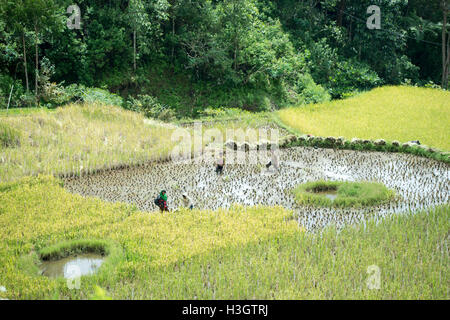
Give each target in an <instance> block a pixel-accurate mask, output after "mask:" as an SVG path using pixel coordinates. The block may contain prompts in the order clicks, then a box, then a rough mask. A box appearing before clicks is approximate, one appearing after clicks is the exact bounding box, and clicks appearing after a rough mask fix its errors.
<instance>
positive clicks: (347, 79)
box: [329, 61, 381, 98]
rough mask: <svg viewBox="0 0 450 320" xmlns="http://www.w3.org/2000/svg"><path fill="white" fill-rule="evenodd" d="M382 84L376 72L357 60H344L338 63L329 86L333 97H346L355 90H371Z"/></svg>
mask: <svg viewBox="0 0 450 320" xmlns="http://www.w3.org/2000/svg"><path fill="white" fill-rule="evenodd" d="M380 84H381V79H380V78H379V77H378V75H377V74H376V72H374V71H372V70H370V68H369V67H368V66H365V65H362V64H360V63H358V62H356V61H354V62H350V61H344V62H340V63H338V64H337V68H336V70H335V72H334V73H333V74H332V75H331V76H330V80H329V86H330V93H331V95H332V96H333V98H346V97H348V96H349V94H350V95H353V94H354V92H355V91H359V90H361V91H363V90H369V89H372V88H374V87H377V86H379V85H380Z"/></svg>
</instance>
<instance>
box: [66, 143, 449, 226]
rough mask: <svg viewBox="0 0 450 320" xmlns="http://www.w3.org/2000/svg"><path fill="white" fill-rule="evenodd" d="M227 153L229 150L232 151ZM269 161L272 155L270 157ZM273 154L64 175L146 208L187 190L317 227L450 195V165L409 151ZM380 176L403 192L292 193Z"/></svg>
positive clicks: (84, 187) (173, 201) (212, 201)
mask: <svg viewBox="0 0 450 320" xmlns="http://www.w3.org/2000/svg"><path fill="white" fill-rule="evenodd" d="M227 152H229V150H227ZM266 160H267V161H266ZM267 162H268V158H267V159H264V161H262V165H261V164H260V165H257V164H250V163H244V164H227V162H226V160H225V167H224V172H223V175H217V174H216V173H215V166H214V164H213V163H208V162H206V161H204V162H200V163H190V164H177V163H173V162H166V163H151V164H148V165H145V166H141V167H134V168H128V169H121V170H113V171H107V172H103V173H99V174H96V175H90V176H85V177H82V178H71V179H66V180H65V188H66V189H67V190H69V191H71V192H74V193H78V194H81V195H84V196H95V197H99V198H101V199H103V200H107V201H120V202H128V203H133V204H135V205H136V206H137V207H138V208H139V209H141V210H144V211H155V210H158V208H157V207H156V206H155V204H154V203H153V200H154V199H155V198H156V196H157V195H158V194H159V192H160V191H161V190H166V191H167V194H168V205H169V208H171V209H176V208H178V207H180V206H182V202H181V195H182V193H183V192H187V193H188V195H189V196H190V197H191V199H192V200H193V201H194V205H195V207H196V208H201V209H212V210H214V209H217V208H228V207H230V206H231V205H232V204H233V203H238V204H242V205H246V206H254V205H268V206H274V205H279V206H283V207H285V208H288V209H292V210H293V211H294V214H295V217H296V218H297V220H298V222H299V224H300V225H302V226H304V227H305V228H306V229H308V230H315V229H317V228H323V227H325V226H328V225H331V224H334V225H336V226H337V227H338V228H340V227H342V226H344V225H346V224H352V223H358V222H361V221H364V220H365V219H367V218H368V217H373V218H375V219H377V220H378V219H379V218H382V217H384V216H386V215H388V214H392V213H398V212H405V211H408V210H412V211H416V210H420V209H425V208H430V207H434V206H437V205H440V204H444V203H447V202H448V201H449V194H450V192H449V186H450V184H449V182H450V175H449V172H450V170H449V169H450V165H448V164H445V163H443V162H438V161H435V160H432V159H427V158H422V157H417V156H414V155H410V154H400V153H383V152H369V151H353V150H333V149H314V148H305V147H297V148H289V149H282V150H280V168H279V170H278V171H275V170H267V169H266V168H265V166H264V164H265V163H267ZM315 180H337V181H377V182H381V183H383V184H384V185H386V186H387V187H388V188H391V189H394V190H395V192H396V194H397V195H398V199H396V200H394V201H392V202H390V203H388V204H383V205H378V206H373V207H368V208H363V209H357V208H343V209H341V208H323V207H313V206H299V205H298V204H297V203H296V202H295V200H294V196H293V195H292V194H291V193H290V192H289V191H290V190H292V189H293V188H295V187H296V186H297V185H299V184H301V183H305V182H307V181H315Z"/></svg>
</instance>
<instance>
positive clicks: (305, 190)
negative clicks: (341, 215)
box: [292, 180, 394, 208]
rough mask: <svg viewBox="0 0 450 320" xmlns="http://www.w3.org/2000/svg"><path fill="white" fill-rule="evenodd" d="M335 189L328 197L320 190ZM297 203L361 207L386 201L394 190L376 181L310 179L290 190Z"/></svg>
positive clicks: (391, 197) (392, 194)
mask: <svg viewBox="0 0 450 320" xmlns="http://www.w3.org/2000/svg"><path fill="white" fill-rule="evenodd" d="M326 191H335V192H336V198H335V199H333V200H332V199H330V198H328V197H326V195H324V194H321V192H326ZM292 192H293V193H294V195H295V199H296V201H297V202H298V203H299V204H305V205H319V206H326V207H345V208H346V207H362V206H373V205H377V204H381V203H384V202H388V201H389V200H392V199H393V198H394V191H393V190H390V189H388V188H386V187H385V186H384V185H383V184H381V183H376V182H342V181H324V180H320V181H311V182H307V183H304V184H301V185H299V186H298V187H296V188H295V189H294V190H293V191H292Z"/></svg>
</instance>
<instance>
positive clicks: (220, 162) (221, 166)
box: [216, 152, 224, 174]
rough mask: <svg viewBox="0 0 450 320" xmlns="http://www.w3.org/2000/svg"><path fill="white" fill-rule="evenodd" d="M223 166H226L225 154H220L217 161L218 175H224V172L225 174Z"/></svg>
mask: <svg viewBox="0 0 450 320" xmlns="http://www.w3.org/2000/svg"><path fill="white" fill-rule="evenodd" d="M223 165H224V161H223V152H220V153H219V157H218V158H217V160H216V173H218V174H222V172H223Z"/></svg>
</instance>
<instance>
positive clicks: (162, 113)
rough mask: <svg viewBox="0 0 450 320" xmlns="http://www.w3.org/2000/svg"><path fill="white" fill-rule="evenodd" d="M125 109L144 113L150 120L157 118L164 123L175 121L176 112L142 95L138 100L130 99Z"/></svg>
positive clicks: (150, 97)
mask: <svg viewBox="0 0 450 320" xmlns="http://www.w3.org/2000/svg"><path fill="white" fill-rule="evenodd" d="M125 109H128V110H132V111H135V112H142V113H143V114H144V115H145V116H146V117H148V118H155V119H159V120H163V121H172V120H174V119H175V111H174V110H172V109H171V108H170V107H169V106H166V105H163V104H161V103H159V102H158V99H157V98H155V97H153V96H150V95H147V94H141V95H138V96H137V97H136V98H133V97H131V98H129V99H128V100H127V102H126V104H125Z"/></svg>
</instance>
